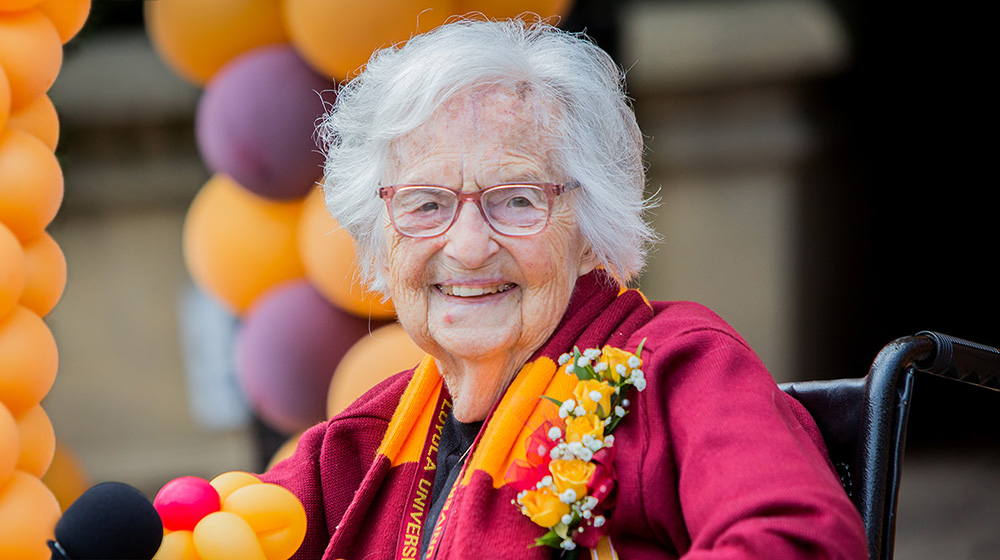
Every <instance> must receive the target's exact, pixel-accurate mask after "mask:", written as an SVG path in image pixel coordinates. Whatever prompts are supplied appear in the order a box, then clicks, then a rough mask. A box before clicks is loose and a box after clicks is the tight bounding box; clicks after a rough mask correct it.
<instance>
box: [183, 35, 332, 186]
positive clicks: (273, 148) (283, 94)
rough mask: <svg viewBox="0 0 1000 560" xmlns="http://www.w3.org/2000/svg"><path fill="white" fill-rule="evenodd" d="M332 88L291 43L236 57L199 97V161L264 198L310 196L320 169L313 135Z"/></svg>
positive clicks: (259, 49) (214, 77)
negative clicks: (322, 97) (201, 160)
mask: <svg viewBox="0 0 1000 560" xmlns="http://www.w3.org/2000/svg"><path fill="white" fill-rule="evenodd" d="M332 88H333V82H331V81H329V80H325V79H323V78H322V77H321V76H320V75H319V74H316V73H315V72H314V71H313V70H312V69H310V68H309V66H307V65H306V63H305V62H304V61H303V60H302V59H301V58H300V57H299V55H298V54H296V52H295V49H294V48H292V47H291V46H290V45H285V44H282V45H269V46H266V47H260V48H257V49H254V50H252V51H249V52H247V53H245V54H243V55H240V56H238V57H237V58H235V59H233V60H232V61H230V62H229V63H228V64H226V65H225V66H223V67H222V69H220V70H219V72H218V73H217V74H216V75H215V76H213V77H212V79H211V81H210V82H209V83H208V85H207V86H206V89H205V92H204V94H202V96H201V100H200V101H199V102H198V111H197V114H196V115H195V134H196V137H197V140H198V148H199V150H200V151H201V157H202V159H204V160H205V163H206V164H207V165H208V167H209V168H210V169H211V170H212V171H214V172H216V173H223V174H225V175H229V176H230V177H232V178H233V179H234V180H235V181H236V182H237V183H239V184H240V185H243V186H244V187H246V188H247V189H248V190H249V191H251V192H254V193H256V194H259V195H261V196H265V197H268V198H272V199H278V200H287V199H293V198H299V197H302V196H305V195H306V193H307V192H308V191H309V189H310V188H311V187H312V186H313V185H315V183H316V181H317V180H319V178H320V177H321V176H322V174H323V169H322V164H323V156H322V154H320V153H319V151H318V148H317V147H316V143H315V142H314V141H313V132H314V131H315V127H316V120H317V118H319V117H320V116H321V115H322V114H323V111H324V107H323V103H324V101H327V102H331V101H333V99H332V97H333V95H334V94H333V90H332ZM320 94H323V96H324V99H320Z"/></svg>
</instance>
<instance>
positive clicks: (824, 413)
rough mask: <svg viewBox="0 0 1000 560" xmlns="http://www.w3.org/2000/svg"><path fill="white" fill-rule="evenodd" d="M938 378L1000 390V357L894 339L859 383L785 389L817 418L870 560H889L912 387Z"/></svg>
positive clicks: (942, 341)
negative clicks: (858, 517)
mask: <svg viewBox="0 0 1000 560" xmlns="http://www.w3.org/2000/svg"><path fill="white" fill-rule="evenodd" d="M922 375H936V376H942V377H947V378H950V379H954V380H957V381H961V382H965V383H971V384H974V385H978V386H980V387H985V388H988V389H992V390H996V391H1000V350H997V349H996V348H992V347H989V346H983V345H981V344H976V343H974V342H969V341H966V340H962V339H959V338H954V337H951V336H948V335H943V334H939V333H935V332H929V331H925V332H921V333H918V334H917V335H915V336H910V337H904V338H899V339H896V340H894V341H893V342H891V343H889V344H888V345H886V346H885V347H884V348H883V349H882V350H881V352H879V354H878V356H876V358H875V361H874V362H873V363H872V365H871V368H870V369H869V371H868V375H866V376H865V377H862V378H858V379H835V380H828V381H803V382H793V383H783V384H781V385H780V387H781V389H782V390H784V391H785V392H786V393H788V394H789V395H791V396H793V397H795V398H796V399H797V400H798V401H799V402H801V403H802V404H803V406H804V407H805V408H806V409H807V410H808V411H809V413H810V414H812V416H813V418H814V419H815V421H816V424H817V425H818V426H819V430H820V432H821V433H822V435H823V439H824V440H825V442H826V446H827V450H828V451H829V453H830V458H831V460H832V461H833V463H834V465H835V467H836V469H837V474H838V475H839V476H840V481H841V483H842V484H843V486H844V490H846V491H847V494H848V496H850V498H851V500H852V501H853V502H854V505H855V506H856V507H857V508H858V511H859V512H860V513H861V518H862V520H863V521H864V524H865V533H866V536H867V539H868V557H869V558H870V559H871V560H891V559H892V557H893V542H894V538H895V530H896V506H897V500H898V496H899V480H900V472H901V470H902V463H903V452H904V449H905V446H906V427H907V423H908V421H909V412H910V405H911V397H912V395H913V386H914V382H915V381H918V382H919V377H920V376H922Z"/></svg>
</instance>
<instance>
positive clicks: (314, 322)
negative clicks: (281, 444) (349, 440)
mask: <svg viewBox="0 0 1000 560" xmlns="http://www.w3.org/2000/svg"><path fill="white" fill-rule="evenodd" d="M383 324H385V322H376V321H369V319H367V318H362V317H358V316H356V315H353V314H351V313H347V312H345V311H342V310H341V309H340V308H338V307H336V306H334V305H332V304H331V303H330V302H328V301H327V300H326V299H325V298H324V297H323V296H321V295H320V294H319V292H317V291H316V289H315V288H314V287H313V286H312V284H310V283H309V282H307V281H305V280H297V281H293V282H288V283H285V284H282V285H279V286H278V287H276V288H273V289H272V290H270V291H268V292H266V293H265V294H264V295H263V296H261V297H260V298H259V299H258V300H257V302H256V303H254V305H253V306H252V307H251V308H250V310H249V311H248V313H247V315H246V318H245V320H244V322H243V325H242V326H241V327H240V331H239V333H238V334H237V337H236V377H237V379H238V380H239V383H240V386H241V387H242V388H243V392H244V394H245V395H246V396H247V398H248V400H249V401H250V406H251V407H252V408H253V409H254V411H255V412H256V413H257V415H258V416H259V417H260V418H261V419H262V420H263V421H264V422H266V423H267V424H269V425H270V426H272V427H273V428H275V429H277V430H279V431H282V432H285V433H288V434H292V433H295V432H298V431H301V430H304V429H306V428H308V427H309V426H312V425H313V424H315V423H317V422H320V421H323V420H326V397H327V393H328V391H329V386H330V380H331V379H332V378H333V371H334V370H335V369H336V367H337V364H338V363H340V359H341V358H342V357H343V356H344V354H345V353H346V352H347V350H348V349H350V347H351V346H353V345H354V343H355V342H357V340H358V339H360V338H361V337H362V336H365V335H366V334H368V332H369V330H370V329H375V328H377V327H379V326H381V325H383Z"/></svg>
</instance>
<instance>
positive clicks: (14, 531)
mask: <svg viewBox="0 0 1000 560" xmlns="http://www.w3.org/2000/svg"><path fill="white" fill-rule="evenodd" d="M60 514H61V512H60V510H59V502H57V501H56V498H55V496H53V495H52V492H50V491H49V489H48V488H46V487H45V485H44V484H42V481H41V480H39V479H38V478H37V477H34V476H31V475H30V474H27V473H23V472H21V471H14V475H13V476H11V477H10V479H9V480H7V481H6V482H5V483H0V558H4V559H7V558H11V559H14V558H16V559H17V560H49V558H51V553H50V551H49V547H48V546H47V545H46V544H45V543H46V541H48V540H49V539H52V538H53V537H54V534H55V526H56V521H58V520H59V515H60Z"/></svg>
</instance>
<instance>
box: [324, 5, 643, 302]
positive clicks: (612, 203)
mask: <svg viewBox="0 0 1000 560" xmlns="http://www.w3.org/2000/svg"><path fill="white" fill-rule="evenodd" d="M487 85H507V86H509V87H512V88H517V87H524V86H525V85H527V86H528V87H529V88H531V90H532V91H534V92H536V93H538V94H539V95H540V97H541V98H542V99H543V100H547V101H550V102H552V104H553V106H557V107H560V108H561V111H560V116H561V122H560V123H559V125H560V126H559V127H558V128H559V130H558V131H557V132H555V134H556V136H557V137H556V138H555V144H556V146H557V148H556V149H555V150H554V153H552V154H551V162H552V163H553V164H554V166H555V167H556V168H557V169H558V170H560V171H561V172H562V173H565V174H566V176H567V177H568V178H572V179H575V180H577V181H579V182H580V184H581V185H582V188H580V189H578V190H576V191H574V196H573V197H572V198H573V202H574V207H573V210H574V213H575V216H576V220H577V223H578V225H579V228H580V233H581V235H582V236H583V237H584V238H585V239H586V240H587V242H588V243H589V244H590V246H591V248H592V249H593V251H594V254H595V256H596V257H597V259H598V260H599V261H600V263H601V264H603V265H604V266H605V267H606V268H607V269H609V270H610V271H611V272H612V274H614V275H615V276H616V277H617V278H618V279H620V280H621V281H623V282H628V281H630V280H632V279H634V278H635V277H636V276H637V275H638V274H639V272H640V271H641V270H642V268H643V266H644V265H645V260H646V252H647V249H648V246H649V245H650V244H651V242H652V241H653V240H654V239H655V237H656V236H655V234H654V233H653V230H652V228H651V227H650V226H649V224H647V223H646V222H645V220H644V219H643V215H642V214H643V211H644V210H645V209H646V207H647V201H646V200H645V199H644V198H643V188H644V186H645V170H644V168H643V162H642V151H643V144H642V134H641V132H640V131H639V126H638V125H637V124H636V121H635V115H634V114H633V112H632V109H631V107H630V105H629V102H628V98H627V97H626V96H625V93H624V74H623V72H622V71H621V69H620V68H619V67H618V66H617V65H616V64H615V63H614V61H613V60H612V59H611V57H610V56H609V55H608V54H607V53H605V52H604V51H603V50H601V49H600V48H599V47H597V46H596V45H594V44H593V43H592V42H590V41H589V40H588V39H587V38H586V37H584V36H582V35H578V34H573V33H568V32H565V31H562V30H559V29H557V28H555V27H553V26H551V25H548V24H545V23H541V22H535V23H525V22H522V21H521V20H507V21H482V20H459V21H455V22H452V23H448V24H446V25H443V26H441V27H438V28H437V29H435V30H433V31H430V32H429V33H425V34H423V35H418V36H415V37H413V38H411V39H410V40H409V41H408V42H406V43H405V44H404V45H402V46H397V47H392V48H388V49H384V50H381V51H379V52H377V53H375V54H374V55H373V56H372V58H371V60H370V61H369V62H368V64H367V65H366V66H365V69H364V71H363V72H362V73H361V74H360V75H359V76H358V77H356V78H354V79H352V80H351V81H349V82H347V83H346V84H344V85H343V86H342V87H341V88H340V90H339V91H338V92H337V99H336V102H335V103H334V105H333V106H332V107H330V109H329V112H328V113H327V114H326V116H325V117H324V118H323V119H322V121H321V123H320V125H319V127H318V130H317V132H318V137H319V141H320V145H321V147H322V149H323V150H324V151H325V152H326V165H325V168H324V171H325V178H324V188H325V191H326V206H327V208H328V209H329V211H330V213H331V214H333V217H334V218H336V220H337V221H338V222H339V223H340V225H341V226H342V227H343V228H345V229H346V230H347V231H348V232H349V233H350V234H351V236H352V237H353V238H354V241H355V250H356V252H357V258H358V268H359V271H360V274H361V277H362V280H363V281H364V282H365V283H366V284H367V285H368V286H369V287H370V288H371V289H373V290H376V291H380V292H383V293H384V292H385V288H386V286H385V279H384V278H382V274H381V268H382V266H381V265H382V259H384V258H385V231H384V228H383V225H382V224H383V223H384V219H385V216H384V213H385V205H384V204H383V202H382V201H381V200H380V199H379V198H378V196H377V195H376V190H377V189H378V187H379V186H380V181H382V180H383V176H384V174H385V173H386V171H387V169H388V167H389V165H390V159H391V157H392V146H393V142H395V141H396V140H398V139H399V138H401V137H402V136H404V135H406V134H407V133H408V132H410V131H412V130H414V129H416V128H417V127H419V126H420V125H422V124H423V123H424V122H426V121H428V120H429V119H430V118H431V116H432V115H433V114H434V112H435V110H436V109H437V108H438V107H440V106H441V104H442V103H444V102H445V101H447V100H448V99H450V98H451V97H453V96H455V95H456V94H458V93H460V92H463V91H466V90H468V89H469V88H472V87H478V86H487ZM383 186H384V185H383Z"/></svg>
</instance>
